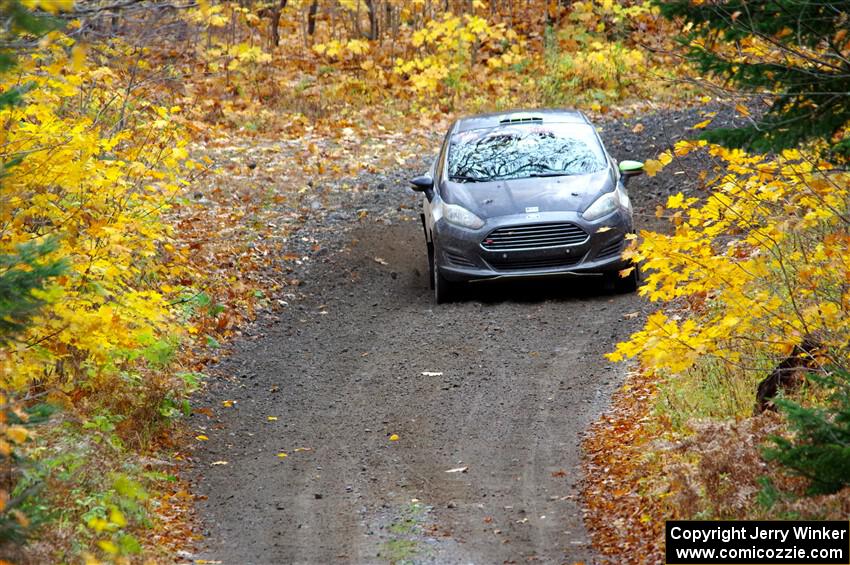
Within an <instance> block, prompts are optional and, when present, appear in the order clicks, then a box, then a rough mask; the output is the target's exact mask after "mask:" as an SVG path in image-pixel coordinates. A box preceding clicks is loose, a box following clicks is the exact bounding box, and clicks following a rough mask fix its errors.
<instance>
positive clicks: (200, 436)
mask: <svg viewBox="0 0 850 565" xmlns="http://www.w3.org/2000/svg"><path fill="white" fill-rule="evenodd" d="M195 439H196V440H198V441H207V440H208V439H210V438H208V437H207V436H205V435H203V434H202V435H199V436H195Z"/></svg>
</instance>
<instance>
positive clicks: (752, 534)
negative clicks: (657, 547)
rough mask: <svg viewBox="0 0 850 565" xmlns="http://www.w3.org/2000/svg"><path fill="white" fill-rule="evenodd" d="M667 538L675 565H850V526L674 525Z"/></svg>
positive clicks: (670, 524)
mask: <svg viewBox="0 0 850 565" xmlns="http://www.w3.org/2000/svg"><path fill="white" fill-rule="evenodd" d="M666 538H667V546H666V559H667V563H668V564H669V565H703V564H706V565H711V564H713V563H726V564H730V565H750V564H753V565H773V564H786V565H791V564H800V565H847V564H848V563H850V522H815V521H769V522H767V521H764V522H758V521H708V520H705V521H702V520H687V521H686V520H670V521H668V522H667V523H666Z"/></svg>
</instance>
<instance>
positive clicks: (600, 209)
mask: <svg viewBox="0 0 850 565" xmlns="http://www.w3.org/2000/svg"><path fill="white" fill-rule="evenodd" d="M619 203H620V199H619V197H618V195H617V190H612V191H611V192H606V193H605V194H603V195H602V196H600V197H599V198H597V199H596V201H595V202H594V203H593V204H591V205H590V206H588V207H587V210H585V211H584V212H582V213H581V217H582V218H584V219H585V220H588V221H591V222H592V221H593V220H598V219H599V218H601V217H602V216H607V215H608V214H610V213H611V212H613V211H614V210H616V209H617V205H618V204H619Z"/></svg>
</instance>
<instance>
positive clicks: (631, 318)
mask: <svg viewBox="0 0 850 565" xmlns="http://www.w3.org/2000/svg"><path fill="white" fill-rule="evenodd" d="M677 119H678V120H679V122H681V124H682V125H680V126H679V130H684V129H685V127H686V124H687V123H694V122H695V121H698V116H694V115H693V114H692V113H690V114H689V113H685V114H683V115H681V116H679V117H678V118H677V117H676V116H672V117H671V116H667V117H666V119H662V118H655V120H654V121H653V120H652V119H649V120H645V123H646V124H647V127H646V128H643V130H644V133H643V134H642V135H641V136H637V135H632V134H630V133H629V132H630V129H627V128H631V125H629V124H626V125H621V126H614V127H610V128H607V129H606V131H605V132H603V136H607V137H608V139H606V142H607V143H608V146H609V150H611V152H612V153H613V154H614V155H615V156H617V157H619V158H627V157H629V156H630V155H634V154H635V152H636V151H638V152H639V153H640V154H649V153H650V152H652V154H654V153H657V152H658V151H659V150H661V149H663V148H665V143H666V142H669V141H670V140H671V139H672V140H675V139H676V137H677V136H676V135H671V134H669V133H666V134H664V135H662V132H660V131H659V127H660V126H656V127H655V128H653V124H660V123H666V124H670V123H673V124H676V123H678V122H677V121H676V120H677ZM689 120H690V122H689ZM639 129H640V128H639ZM662 138H663V139H662ZM627 151H628V152H629V153H627ZM673 172H675V171H672V172H671V173H670V174H673ZM409 173H411V171H399V172H398V173H397V176H395V177H392V178H384V179H381V183H382V184H385V185H386V188H385V189H384V190H383V194H384V195H383V196H381V197H380V198H377V199H375V200H373V201H370V203H369V205H370V206H371V207H372V210H373V214H372V215H371V216H370V218H375V219H374V220H372V219H370V220H368V221H365V222H361V223H360V225H359V226H358V227H356V228H353V230H352V231H348V230H346V229H344V228H343V226H340V227H338V228H332V229H333V230H334V231H335V235H334V236H333V237H331V236H330V235H328V236H327V237H328V238H330V239H329V241H332V240H334V237H336V240H335V241H337V242H340V243H339V245H338V246H336V247H334V245H332V244H328V245H327V246H326V247H327V251H326V252H325V253H324V254H323V255H321V257H318V258H317V259H316V261H315V262H314V265H313V266H312V267H311V268H310V271H309V277H307V278H306V280H307V284H306V286H304V287H303V289H302V291H303V292H302V295H301V296H299V297H296V298H295V299H293V300H291V303H290V304H289V305H288V307H286V308H284V309H283V311H282V312H281V313H279V314H277V315H276V317H275V319H274V320H273V321H271V322H267V323H265V324H259V325H258V327H257V328H255V329H254V332H253V335H250V336H249V337H246V338H245V339H244V340H242V341H241V342H240V343H238V344H237V346H236V347H235V350H234V351H233V353H232V355H231V356H230V357H229V358H228V359H227V360H226V361H225V362H223V363H222V365H221V366H220V367H218V368H217V370H216V371H217V373H219V374H221V375H226V376H228V377H229V378H221V379H219V380H217V381H216V382H215V383H214V384H213V385H212V386H211V387H210V388H209V389H208V390H207V392H206V397H207V398H206V402H207V403H208V406H209V407H210V408H211V409H212V411H213V412H212V413H213V416H212V417H205V416H202V415H199V416H196V417H195V419H194V420H193V425H194V426H195V428H196V429H197V430H198V433H204V434H205V435H207V436H208V437H209V438H210V439H209V441H207V442H203V445H202V446H201V447H199V448H198V451H197V452H196V462H195V468H194V472H195V476H196V478H197V485H196V492H198V493H199V494H201V495H203V496H205V497H206V499H205V500H203V501H202V502H201V503H200V505H199V512H200V516H201V519H202V522H203V529H204V532H203V533H204V535H205V545H204V548H203V550H202V551H201V552H200V554H199V555H198V557H199V558H204V559H209V560H216V561H220V562H222V563H227V564H248V563H257V564H265V563H317V564H318V563H337V562H339V563H347V562H352V563H387V562H396V563H401V562H412V563H523V562H528V561H539V562H542V563H572V562H576V561H584V562H592V561H593V552H592V550H591V548H590V547H589V545H588V537H587V533H586V532H585V530H584V527H583V523H582V510H581V506H580V503H579V501H578V500H577V498H576V493H577V488H576V487H577V483H578V482H579V481H580V480H581V476H580V467H579V462H580V449H579V442H580V438H581V435H582V433H583V431H584V430H585V429H586V428H587V426H588V424H589V423H590V422H591V421H592V420H593V419H594V418H595V417H597V416H598V415H599V414H600V413H601V412H602V411H603V410H604V409H605V408H606V406H607V403H608V399H609V398H610V395H611V393H612V391H613V390H614V389H615V388H616V387H617V386H618V385H619V384H620V383H621V381H622V378H623V371H624V369H623V367H618V366H614V365H612V364H610V363H609V362H607V361H606V360H605V358H604V357H603V353H605V352H607V351H610V350H611V349H612V347H613V345H614V344H615V343H616V342H617V341H618V340H621V339H623V338H625V337H627V336H628V335H629V333H630V332H631V331H633V330H634V329H636V328H637V327H638V326H639V325H640V323H641V319H642V317H643V313H644V311H645V310H646V308H647V306H646V305H645V304H643V301H642V300H641V299H639V298H638V297H637V296H636V295H617V294H612V293H610V292H607V291H606V290H605V289H604V288H603V286H602V283H601V281H600V280H598V279H596V278H582V279H576V280H570V281H564V280H557V281H549V282H540V283H534V284H528V283H526V284H488V285H482V286H477V287H475V288H474V290H473V291H472V292H470V293H469V294H468V295H467V296H465V297H464V298H463V299H462V300H461V301H459V302H458V303H454V304H449V305H445V306H436V305H435V304H434V303H433V299H432V294H431V292H430V290H429V288H428V279H427V265H426V259H425V252H424V244H423V236H422V231H421V226H420V224H419V223H418V217H417V215H416V214H417V211H416V210H415V207H414V206H415V203H416V197H415V196H414V195H413V194H412V193H410V192H409V191H407V190H406V188H405V187H404V178H405V177H406V176H407V175H408V174H409ZM687 176H688V175H682V176H679V177H678V178H675V177H672V176H671V177H667V180H664V178H663V177H656V178H655V179H638V180H637V181H636V182H635V183H634V184H633V187H632V198H633V200H634V202H635V205H636V210H637V213H638V223H639V224H640V223H641V222H648V221H649V220H647V219H646V218H650V217H652V216H653V212H654V209H655V204H656V203H657V201H659V200H661V201H662V202H663V200H664V199H665V198H666V195H667V194H668V193H669V192H670V191H676V190H678V188H681V187H682V186H684V185H683V183H682V179H684V178H686V177H687ZM376 183H377V180H376ZM665 183H666V184H665ZM399 204H403V206H402V207H401V208H399ZM357 205H360V204H356V203H354V204H345V203H343V204H342V206H343V207H344V206H352V207H353V206H357ZM405 206H410V208H406V207H405ZM381 207H383V208H384V209H385V211H387V210H389V211H392V212H393V213H392V214H389V215H387V214H384V215H383V216H382V215H381V213H380V210H377V209H378V208H381ZM319 224H322V225H324V223H322V222H317V225H319ZM341 233H344V235H342V236H341V235H340V234H341ZM317 237H318V238H319V239H320V240H321V238H322V237H324V236H321V235H319V236H317ZM635 313H638V315H635ZM396 438H397V439H396ZM283 454H286V455H285V456H284V455H283ZM224 462H226V464H225V463H224Z"/></svg>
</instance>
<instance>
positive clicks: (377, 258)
mask: <svg viewBox="0 0 850 565" xmlns="http://www.w3.org/2000/svg"><path fill="white" fill-rule="evenodd" d="M375 263H378V264H379V265H389V263H387V262H386V261H385V260H384V259H381V258H380V257H375Z"/></svg>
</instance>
